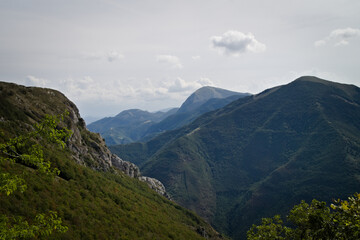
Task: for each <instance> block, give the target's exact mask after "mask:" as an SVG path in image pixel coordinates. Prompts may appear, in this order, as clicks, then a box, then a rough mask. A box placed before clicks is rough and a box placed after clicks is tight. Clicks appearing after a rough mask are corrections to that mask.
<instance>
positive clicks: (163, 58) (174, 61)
mask: <svg viewBox="0 0 360 240" xmlns="http://www.w3.org/2000/svg"><path fill="white" fill-rule="evenodd" d="M156 61H157V62H159V63H165V64H167V65H170V66H171V68H177V69H181V68H183V66H182V64H181V62H180V59H179V58H178V57H176V56H173V55H157V56H156Z"/></svg>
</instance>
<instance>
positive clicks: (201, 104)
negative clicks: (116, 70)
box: [88, 87, 249, 146]
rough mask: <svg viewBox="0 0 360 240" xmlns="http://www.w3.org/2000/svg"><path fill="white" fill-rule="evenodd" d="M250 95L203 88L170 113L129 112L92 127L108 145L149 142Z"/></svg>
mask: <svg viewBox="0 0 360 240" xmlns="http://www.w3.org/2000/svg"><path fill="white" fill-rule="evenodd" d="M248 95H249V94H247V93H237V92H232V91H229V90H225V89H221V88H215V87H202V88H200V89H198V90H197V91H195V92H194V93H193V94H191V95H190V96H189V97H188V98H187V99H186V101H185V102H184V103H183V104H182V106H181V107H180V108H179V109H178V108H173V109H171V110H169V111H166V112H155V113H150V112H147V111H143V110H139V109H130V110H125V111H123V112H121V113H119V114H118V115H116V116H115V117H107V118H103V119H100V120H98V121H96V122H94V123H91V124H89V126H88V128H89V130H90V131H92V132H97V133H100V134H101V136H102V137H103V138H104V139H105V141H106V144H107V145H108V146H112V145H117V144H126V143H131V142H139V141H146V140H149V139H151V138H152V137H154V136H156V135H158V134H160V133H162V132H164V131H167V130H173V129H176V128H179V127H182V126H184V125H186V124H188V123H190V122H191V121H193V120H194V119H195V118H197V117H198V116H200V115H201V114H203V113H205V112H209V111H212V110H215V109H219V108H221V107H223V106H225V105H227V104H229V103H230V102H232V101H234V100H236V99H238V98H240V97H244V96H248Z"/></svg>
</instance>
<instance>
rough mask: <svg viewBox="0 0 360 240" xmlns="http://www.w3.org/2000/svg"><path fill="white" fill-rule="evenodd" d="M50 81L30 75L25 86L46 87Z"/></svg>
mask: <svg viewBox="0 0 360 240" xmlns="http://www.w3.org/2000/svg"><path fill="white" fill-rule="evenodd" d="M47 84H48V81H47V80H46V79H43V78H37V77H34V76H31V75H28V76H27V77H26V79H25V85H27V86H34V87H46V85H47Z"/></svg>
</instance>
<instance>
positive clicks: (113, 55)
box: [107, 51, 124, 62]
mask: <svg viewBox="0 0 360 240" xmlns="http://www.w3.org/2000/svg"><path fill="white" fill-rule="evenodd" d="M121 58H124V55H122V54H121V53H119V52H118V51H111V52H109V53H108V55H107V59H108V61H109V62H113V61H115V60H118V59H121Z"/></svg>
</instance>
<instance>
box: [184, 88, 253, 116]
mask: <svg viewBox="0 0 360 240" xmlns="http://www.w3.org/2000/svg"><path fill="white" fill-rule="evenodd" d="M235 95H244V93H239V92H233V91H229V90H226V89H222V88H217V87H211V86H205V87H202V88H199V89H198V90H196V91H195V92H194V93H193V94H191V95H190V96H189V97H188V98H187V99H186V100H185V102H184V103H183V104H182V105H181V107H180V109H179V110H178V113H182V112H189V111H192V110H193V109H196V108H197V107H199V106H200V105H202V104H204V103H205V102H207V101H208V100H210V99H212V98H227V97H230V96H235ZM246 95H248V94H246Z"/></svg>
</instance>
